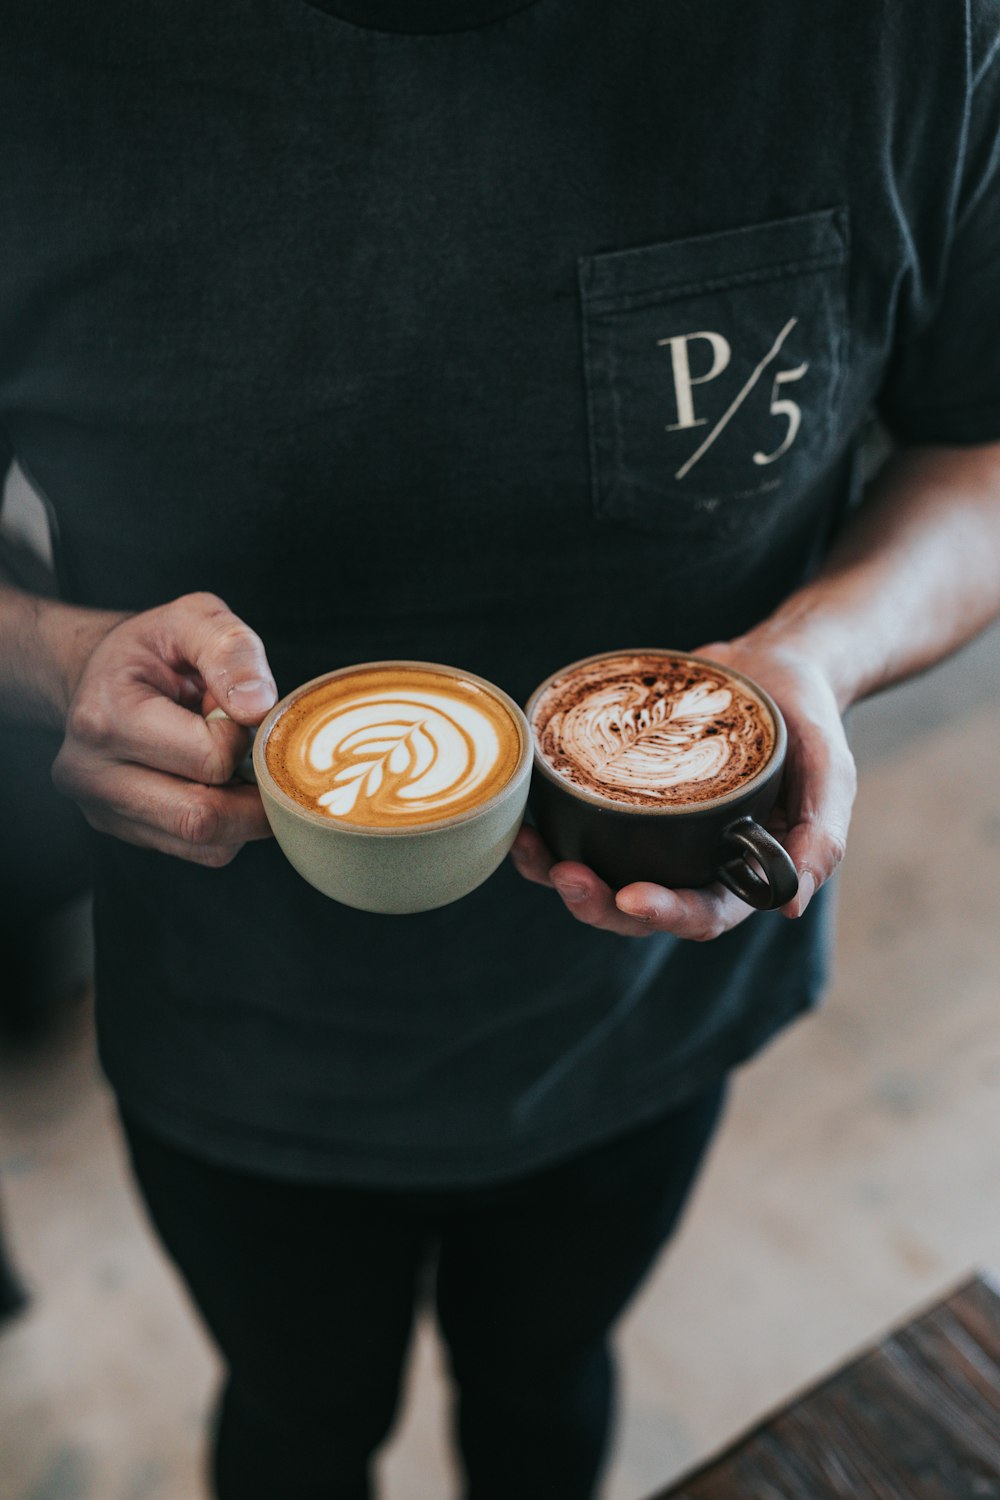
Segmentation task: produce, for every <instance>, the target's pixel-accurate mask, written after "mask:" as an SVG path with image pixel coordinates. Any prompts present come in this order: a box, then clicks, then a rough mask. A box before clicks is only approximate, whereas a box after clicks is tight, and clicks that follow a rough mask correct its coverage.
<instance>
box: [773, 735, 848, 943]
mask: <svg viewBox="0 0 1000 1500" xmlns="http://www.w3.org/2000/svg"><path fill="white" fill-rule="evenodd" d="M856 791H857V772H856V769H855V765H854V758H853V756H852V755H851V752H850V749H849V747H848V745H847V740H846V737H845V736H844V734H843V731H842V729H840V726H839V725H838V726H837V728H836V729H833V728H831V726H829V725H825V726H823V727H822V728H820V727H819V726H818V725H814V724H811V723H807V724H800V725H797V726H796V728H795V733H794V743H792V744H790V747H789V756H788V761H787V763H786V768H785V788H784V803H785V811H786V815H787V819H788V823H789V829H788V833H787V834H786V836H785V837H784V839H783V840H782V842H783V843H784V845H785V848H786V849H787V850H788V853H789V855H790V856H791V858H792V861H793V862H794V864H795V868H796V869H797V870H798V872H799V890H798V894H797V895H796V896H795V898H794V899H793V900H792V901H790V902H789V903H788V905H787V906H784V907H782V912H783V913H784V915H785V916H788V917H797V916H801V915H802V913H803V912H804V911H805V909H806V907H807V906H808V905H809V902H810V901H811V900H812V897H813V894H814V893H815V891H817V890H818V889H819V887H820V886H821V885H823V884H824V882H825V881H827V880H829V878H830V876H831V875H832V874H833V873H834V871H835V870H836V869H837V867H838V866H839V865H840V863H841V861H842V860H843V858H844V853H845V851H846V848H847V832H848V828H849V827H850V822H851V812H852V809H853V806H854V798H855V794H856Z"/></svg>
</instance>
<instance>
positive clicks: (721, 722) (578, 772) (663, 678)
mask: <svg viewBox="0 0 1000 1500" xmlns="http://www.w3.org/2000/svg"><path fill="white" fill-rule="evenodd" d="M532 722H533V727H534V732H535V737H536V741H537V744H538V748H539V751H540V753H541V755H542V756H543V757H544V759H545V761H546V762H547V763H548V765H549V766H551V768H552V769H553V771H555V772H556V773H557V774H558V775H560V776H564V777H565V778H566V779H567V780H568V781H571V782H572V783H573V784H574V785H575V786H577V787H580V788H581V789H582V790H583V791H587V792H591V793H593V794H595V795H598V796H603V797H608V798H610V799H611V800H612V801H614V802H623V803H628V804H630V805H634V806H642V807H665V806H683V805H689V804H692V803H702V802H708V801H711V800H712V799H713V798H716V797H725V796H727V795H728V794H729V793H731V792H733V791H735V790H736V789H737V788H738V787H740V786H742V785H744V783H745V782H747V781H749V780H750V779H751V778H752V777H754V776H756V775H757V773H758V772H759V771H760V770H761V769H762V768H763V767H764V766H766V765H767V763H768V761H769V760H770V758H771V754H772V752H773V750H774V741H775V726H774V720H773V718H772V715H771V713H770V711H769V709H768V708H767V707H766V705H765V704H764V702H763V700H762V699H761V698H760V696H759V695H758V694H757V693H756V692H755V691H754V690H753V689H751V688H750V687H749V685H748V684H746V683H745V682H743V681H741V680H739V679H737V678H735V677H733V676H732V674H731V673H728V672H726V671H725V670H723V669H722V668H721V667H716V666H714V665H712V664H711V663H708V662H704V661H696V660H693V659H692V658H690V657H684V656H665V655H664V654H663V653H661V652H637V653H634V654H622V655H620V656H613V657H601V658H599V659H598V660H596V661H590V662H587V663H584V664H583V665H582V666H578V667H576V668H575V669H573V670H572V671H569V672H566V673H564V674H562V675H560V676H557V677H556V678H555V679H554V680H553V681H551V682H550V683H549V685H548V686H547V687H546V689H545V691H544V692H543V693H542V694H540V696H539V697H538V699H537V700H536V701H535V702H534V706H533V711H532Z"/></svg>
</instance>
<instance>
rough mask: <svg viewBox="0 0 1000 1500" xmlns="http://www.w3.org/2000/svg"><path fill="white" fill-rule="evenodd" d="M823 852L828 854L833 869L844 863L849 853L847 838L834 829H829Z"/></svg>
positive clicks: (825, 837)
mask: <svg viewBox="0 0 1000 1500" xmlns="http://www.w3.org/2000/svg"><path fill="white" fill-rule="evenodd" d="M823 851H824V853H825V854H826V857H827V859H828V860H829V862H830V864H831V866H832V867H833V869H836V868H837V866H838V865H839V864H842V863H843V859H844V856H845V854H846V853H847V836H846V834H844V833H841V832H839V831H836V830H833V829H827V831H826V834H825V836H824V839H823Z"/></svg>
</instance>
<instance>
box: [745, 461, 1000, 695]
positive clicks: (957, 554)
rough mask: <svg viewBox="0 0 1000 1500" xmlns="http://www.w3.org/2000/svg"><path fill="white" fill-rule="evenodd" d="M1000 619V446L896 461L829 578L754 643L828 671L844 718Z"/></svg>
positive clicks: (826, 572)
mask: <svg viewBox="0 0 1000 1500" xmlns="http://www.w3.org/2000/svg"><path fill="white" fill-rule="evenodd" d="M998 613H1000V443H994V444H989V445H984V446H980V447H974V448H940V447H934V448H931V447H927V448H910V449H904V450H903V451H901V452H900V453H898V454H896V455H894V456H893V457H892V458H891V459H890V460H889V461H888V463H887V464H886V466H885V468H884V470H883V471H882V473H881V474H880V475H879V477H878V479H877V480H876V482H875V484H874V486H873V489H872V493H871V494H870V495H869V496H868V497H867V499H866V501H865V504H864V506H863V507H862V508H861V510H860V511H859V513H858V514H857V515H856V516H855V517H853V519H852V521H851V522H850V523H849V525H848V526H847V528H846V529H845V531H844V533H843V535H842V536H841V538H840V539H839V541H838V543H837V545H836V547H835V548H834V550H833V552H832V553H831V555H830V557H829V559H828V560H827V562H826V564H825V566H824V567H823V569H822V571H821V572H820V573H819V574H818V576H817V577H816V578H815V579H813V580H812V581H811V582H810V583H809V584H807V585H806V586H805V587H803V588H802V589H799V590H798V591H797V592H796V593H794V594H793V595H791V597H790V598H789V599H788V600H787V601H786V602H785V603H784V604H783V605H781V606H780V607H779V609H778V610H777V611H776V612H775V613H774V614H773V615H772V616H770V618H769V619H767V620H765V621H764V622H763V623H762V624H761V625H760V626H758V627H756V628H755V629H754V630H753V631H751V632H749V636H748V637H747V639H752V640H753V641H754V642H755V643H759V644H772V643H773V644H774V645H775V646H782V645H787V646H792V647H793V648H795V649H801V650H804V651H806V652H807V653H808V654H809V655H810V656H812V657H813V658H814V659H816V660H817V661H818V662H819V664H820V665H821V666H822V668H823V670H824V672H825V673H826V675H827V677H828V679H829V681H830V682H831V684H832V685H833V689H834V692H835V694H836V696H837V701H838V703H839V705H840V707H841V709H842V710H843V709H845V708H847V707H848V706H849V705H850V704H851V703H854V702H856V701H857V700H858V699H860V698H864V697H865V696H867V695H868V694H869V693H873V692H875V691H877V690H878V689H879V688H883V687H887V686H889V685H890V684H891V683H893V682H897V681H900V680H901V679H902V678H905V677H909V676H911V675H913V674H914V673H916V672H920V671H922V670H924V669H925V668H926V667H929V666H932V665H933V664H934V662H936V661H939V660H941V659H942V658H943V657H945V656H947V655H948V654H949V653H950V652H952V651H954V650H956V649H957V648H958V647H959V646H961V645H963V644H964V642H966V641H967V640H970V639H971V638H972V636H974V635H975V634H976V633H977V632H978V631H979V630H981V629H982V628H983V627H984V626H985V625H987V624H988V623H989V622H990V621H991V620H992V619H993V618H994V617H995V616H996V615H997V614H998Z"/></svg>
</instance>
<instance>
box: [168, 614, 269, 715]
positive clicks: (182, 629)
mask: <svg viewBox="0 0 1000 1500" xmlns="http://www.w3.org/2000/svg"><path fill="white" fill-rule="evenodd" d="M168 608H169V609H170V611H171V615H172V618H171V626H172V627H173V630H172V634H173V636H174V641H175V644H176V647H177V649H178V650H179V651H180V653H181V655H182V656H183V658H184V661H185V662H186V663H187V664H188V665H190V666H192V667H194V668H195V669H196V670H197V672H198V675H199V676H200V677H201V680H202V681H203V682H204V684H205V687H206V689H207V691H208V693H209V694H210V695H211V697H212V698H213V699H214V700H215V702H216V703H217V704H218V706H219V707H220V708H222V709H224V710H225V711H226V713H227V714H228V715H229V717H230V718H231V719H235V720H236V722H237V723H238V724H244V725H247V726H250V725H254V724H259V723H260V721H261V720H262V719H263V718H264V716H265V714H266V713H267V712H268V711H269V710H270V709H271V708H273V707H274V705H275V703H276V702H277V701H278V690H277V688H276V686H275V682H274V676H273V674H272V672H271V668H270V666H269V665H268V660H267V653H266V652H265V650H264V643H263V641H262V640H261V639H260V636H258V635H256V634H255V633H254V631H252V630H251V629H250V627H249V625H246V624H244V622H243V621H242V620H241V619H240V618H239V617H238V616H237V615H234V614H233V612H232V610H231V609H230V608H229V606H228V605H227V604H225V603H224V602H223V601H222V600H221V599H218V598H216V596H215V595H214V594H187V595H185V597H184V598H183V599H178V600H176V601H175V603H174V604H173V605H170V606H168Z"/></svg>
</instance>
